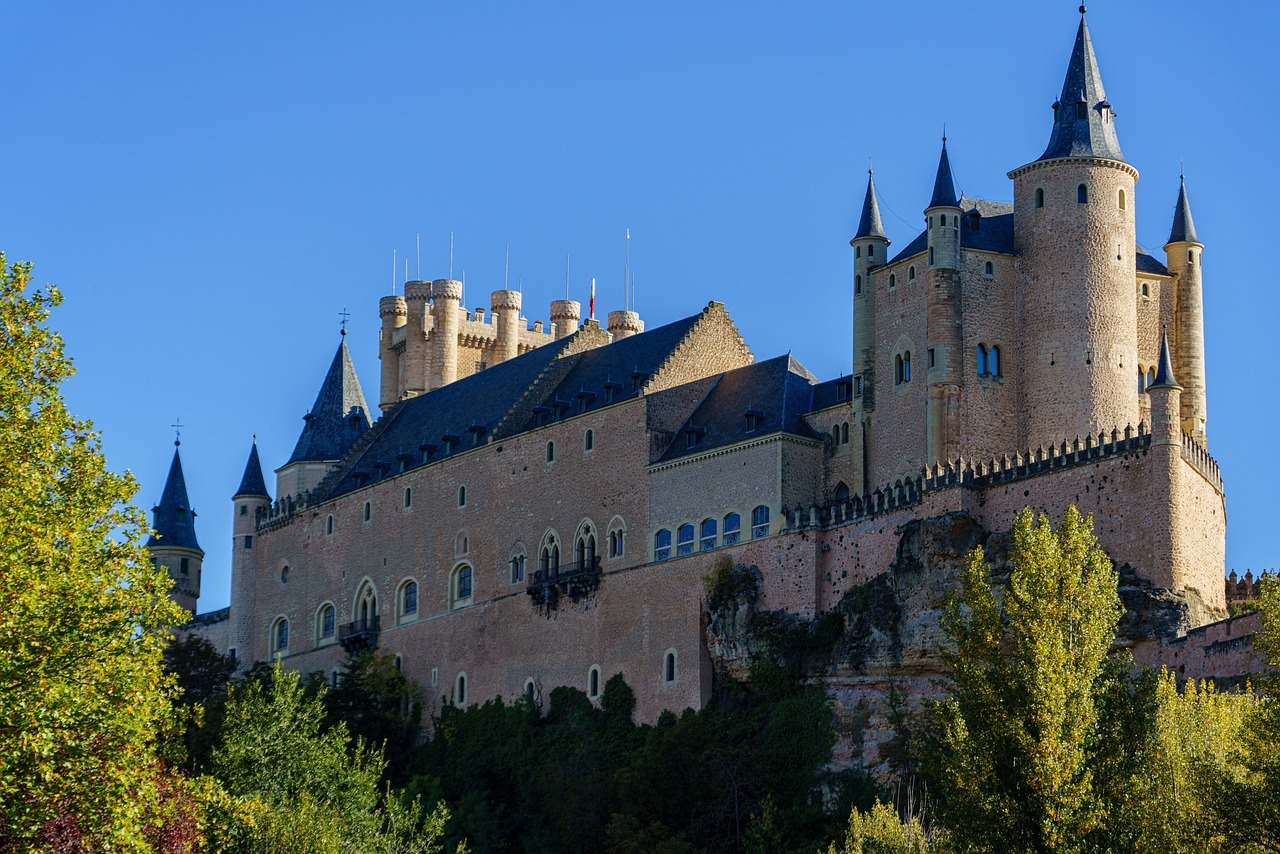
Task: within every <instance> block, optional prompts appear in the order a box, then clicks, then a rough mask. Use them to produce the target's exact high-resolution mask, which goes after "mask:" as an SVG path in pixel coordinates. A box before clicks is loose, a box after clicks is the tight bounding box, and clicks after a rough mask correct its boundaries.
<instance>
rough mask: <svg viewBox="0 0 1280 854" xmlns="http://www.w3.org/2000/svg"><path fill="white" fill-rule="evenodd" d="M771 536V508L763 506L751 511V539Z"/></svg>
mask: <svg viewBox="0 0 1280 854" xmlns="http://www.w3.org/2000/svg"><path fill="white" fill-rule="evenodd" d="M767 536H769V508H768V507H766V506H765V505H763V504H761V505H760V506H759V507H757V508H756V509H754V510H752V511H751V539H753V540H758V539H760V538H761V537H767Z"/></svg>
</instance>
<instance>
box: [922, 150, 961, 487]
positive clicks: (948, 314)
mask: <svg viewBox="0 0 1280 854" xmlns="http://www.w3.org/2000/svg"><path fill="white" fill-rule="evenodd" d="M960 213H961V211H960V200H959V198H958V197H957V196H956V189H955V181H954V180H953V178H952V174H951V160H950V158H948V157H947V138H946V137H945V136H944V137H943V138H942V154H941V156H940V157H939V158H938V174H937V176H936V177H935V178H934V182H933V196H932V197H931V198H930V199H929V206H928V207H927V208H925V211H924V218H925V224H926V233H927V237H928V243H929V258H928V270H929V275H928V292H927V293H926V296H925V303H926V310H925V311H926V315H925V337H926V338H927V340H928V342H929V345H928V352H927V353H926V359H927V361H926V363H925V368H926V378H927V381H928V384H929V404H928V410H927V412H926V431H925V436H926V444H927V447H926V452H925V456H926V462H927V463H928V464H929V465H933V464H934V463H937V462H940V461H945V460H950V459H955V458H956V457H958V456H959V455H960V392H961V388H962V383H963V378H964V374H963V366H964V362H963V359H964V329H963V313H962V310H961V308H962V306H961V295H960Z"/></svg>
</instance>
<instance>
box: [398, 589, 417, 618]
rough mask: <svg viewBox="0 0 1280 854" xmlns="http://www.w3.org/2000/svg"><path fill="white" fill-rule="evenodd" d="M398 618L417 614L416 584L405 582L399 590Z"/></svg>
mask: <svg viewBox="0 0 1280 854" xmlns="http://www.w3.org/2000/svg"><path fill="white" fill-rule="evenodd" d="M399 598H400V616H402V617H404V616H408V615H409V614H416V613H418V582H416V581H406V582H405V583H404V585H403V586H402V587H401V588H400V597H399Z"/></svg>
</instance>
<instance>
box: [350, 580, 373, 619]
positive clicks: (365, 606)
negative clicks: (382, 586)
mask: <svg viewBox="0 0 1280 854" xmlns="http://www.w3.org/2000/svg"><path fill="white" fill-rule="evenodd" d="M353 613H354V615H355V623H356V624H357V626H358V627H359V628H360V629H361V630H365V629H372V628H377V626H378V590H377V588H375V587H374V586H373V582H371V581H369V580H367V579H366V580H365V581H364V582H362V583H361V584H360V589H359V590H357V591H356V601H355V609H354V612H353Z"/></svg>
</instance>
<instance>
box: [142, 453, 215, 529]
mask: <svg viewBox="0 0 1280 854" xmlns="http://www.w3.org/2000/svg"><path fill="white" fill-rule="evenodd" d="M173 444H174V449H173V462H171V463H170V464H169V476H168V477H167V478H166V479H165V482H164V492H163V493H162V494H161V496H160V503H159V504H157V505H156V506H155V507H152V508H151V512H152V513H153V514H154V521H153V522H152V523H151V527H152V528H154V529H155V531H154V533H152V535H151V538H150V539H148V540H147V547H148V548H151V547H152V546H180V547H183V548H188V549H196V550H197V551H201V553H203V550H202V549H200V544H199V543H198V542H196V524H195V522H196V514H195V511H193V510H192V509H191V502H190V501H189V500H188V499H187V481H186V478H185V477H183V476H182V457H181V456H180V455H179V454H178V448H177V445H178V443H177V442H174V443H173Z"/></svg>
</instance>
